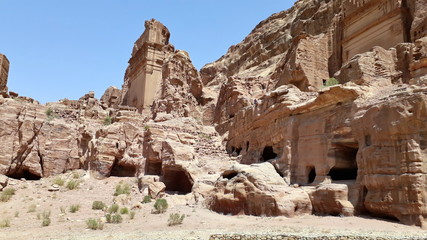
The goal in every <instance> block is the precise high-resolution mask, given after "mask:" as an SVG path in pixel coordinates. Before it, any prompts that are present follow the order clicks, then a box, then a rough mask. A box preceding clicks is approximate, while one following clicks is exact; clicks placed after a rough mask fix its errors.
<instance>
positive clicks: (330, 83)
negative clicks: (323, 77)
mask: <svg viewBox="0 0 427 240" xmlns="http://www.w3.org/2000/svg"><path fill="white" fill-rule="evenodd" d="M338 84H340V82H338V80H337V79H336V78H329V79H328V80H327V81H326V82H325V84H324V86H325V87H330V86H334V85H338Z"/></svg>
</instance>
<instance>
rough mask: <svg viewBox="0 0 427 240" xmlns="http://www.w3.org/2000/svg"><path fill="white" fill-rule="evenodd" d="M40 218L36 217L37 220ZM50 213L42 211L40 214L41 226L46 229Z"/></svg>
mask: <svg viewBox="0 0 427 240" xmlns="http://www.w3.org/2000/svg"><path fill="white" fill-rule="evenodd" d="M39 217H40V216H39V215H38V216H37V218H39ZM50 222H51V221H50V211H43V213H42V226H43V227H47V226H49V225H50Z"/></svg>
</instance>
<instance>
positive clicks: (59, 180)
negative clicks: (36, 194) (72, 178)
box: [52, 177, 65, 186]
mask: <svg viewBox="0 0 427 240" xmlns="http://www.w3.org/2000/svg"><path fill="white" fill-rule="evenodd" d="M52 182H53V183H54V184H56V185H58V186H64V183H65V181H64V179H62V178H61V177H56V178H55V179H53V181H52Z"/></svg>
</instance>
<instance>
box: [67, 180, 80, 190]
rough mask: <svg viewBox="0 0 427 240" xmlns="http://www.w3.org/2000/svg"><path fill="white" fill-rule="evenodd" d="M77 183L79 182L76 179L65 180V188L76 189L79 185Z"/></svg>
mask: <svg viewBox="0 0 427 240" xmlns="http://www.w3.org/2000/svg"><path fill="white" fill-rule="evenodd" d="M79 184H80V183H79V181H77V180H70V181H68V182H67V188H68V189H69V190H74V189H77V188H78V187H79Z"/></svg>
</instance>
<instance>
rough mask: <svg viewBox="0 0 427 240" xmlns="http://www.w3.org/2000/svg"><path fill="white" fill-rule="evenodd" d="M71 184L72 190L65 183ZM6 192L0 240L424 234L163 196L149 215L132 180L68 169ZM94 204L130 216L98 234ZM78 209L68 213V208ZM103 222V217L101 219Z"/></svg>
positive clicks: (384, 224)
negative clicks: (161, 208)
mask: <svg viewBox="0 0 427 240" xmlns="http://www.w3.org/2000/svg"><path fill="white" fill-rule="evenodd" d="M58 179H62V180H63V181H64V185H63V186H60V187H59V190H57V191H52V190H56V189H55V188H52V186H54V184H55V182H57V181H58ZM69 181H77V182H79V185H78V187H77V188H76V189H73V190H69V189H68V188H67V183H68V182H69ZM123 183H127V184H128V185H129V186H130V194H129V195H126V194H124V195H119V196H114V193H115V188H116V186H117V185H119V184H123ZM8 188H14V189H15V190H16V192H15V194H14V195H13V196H12V197H11V199H10V200H9V201H7V202H0V213H1V217H0V220H1V221H3V223H4V220H9V223H10V226H9V227H2V228H0V239H2V240H7V239H11V240H12V239H13V240H28V239H64V240H65V239H67V240H68V239H70V240H71V239H93V240H95V239H209V237H210V236H211V235H212V234H224V233H244V234H255V233H256V234H273V235H274V234H285V233H289V234H296V235H304V236H307V235H326V236H327V235H331V234H349V235H368V236H370V235H373V236H394V237H397V238H398V239H399V238H405V239H411V237H418V238H420V237H423V236H425V237H426V238H427V232H426V231H425V230H422V229H421V228H419V227H416V226H406V225H403V224H400V223H398V222H393V221H390V220H385V219H383V220H381V219H373V218H370V217H363V216H361V217H340V216H337V217H333V216H314V215H305V216H300V217H294V218H286V217H255V216H244V215H239V216H230V215H223V214H219V213H216V212H212V211H210V210H208V209H205V208H204V207H203V206H190V205H187V204H186V202H188V201H187V200H188V198H190V197H191V194H189V195H175V194H174V193H172V192H169V193H166V194H165V196H164V198H165V199H166V200H167V202H168V205H169V207H168V208H167V211H166V212H165V213H162V214H154V213H152V212H153V210H154V207H153V205H154V201H152V202H150V203H145V204H142V203H141V202H142V200H143V198H144V194H143V193H140V191H139V189H138V183H137V178H130V177H127V178H120V177H110V178H107V179H104V180H97V179H93V178H91V177H90V176H89V174H88V173H86V172H85V171H74V172H69V173H65V174H62V175H59V176H55V177H50V178H42V179H41V180H33V181H30V180H24V179H22V180H16V179H9V184H8ZM94 201H102V202H104V203H105V204H106V205H107V206H111V205H112V204H113V203H118V204H119V205H120V208H123V207H127V208H128V209H129V210H130V211H133V212H134V214H135V215H134V218H133V219H131V215H130V214H121V216H122V218H123V222H121V223H118V224H113V223H104V227H103V229H102V230H91V229H89V228H88V226H87V224H86V221H87V219H89V218H95V219H104V216H105V214H106V211H107V210H93V209H92V204H93V202H94ZM72 205H79V209H78V210H77V211H76V212H74V213H72V212H71V211H70V210H71V206H72ZM49 211H50V220H51V221H50V224H49V225H48V226H42V222H43V217H42V216H43V212H49ZM171 213H180V214H184V215H185V218H184V220H183V223H182V224H180V225H175V226H168V219H169V215H170V214H171ZM104 221H105V219H104Z"/></svg>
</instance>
